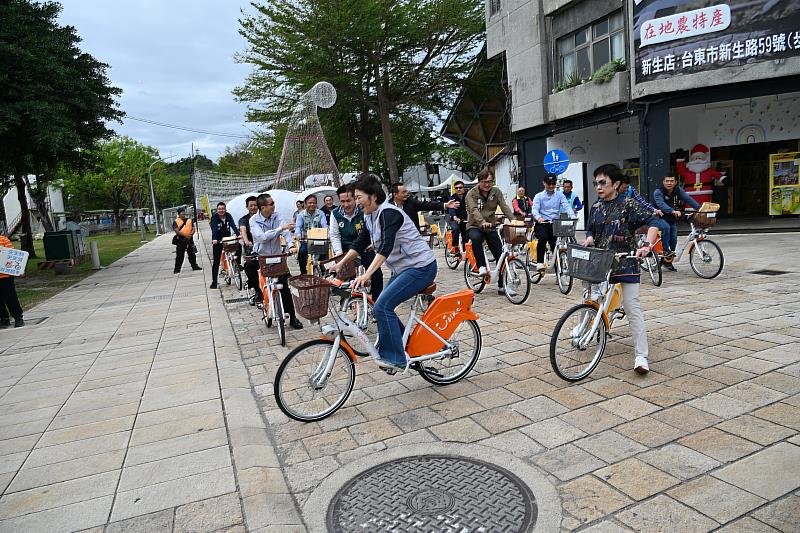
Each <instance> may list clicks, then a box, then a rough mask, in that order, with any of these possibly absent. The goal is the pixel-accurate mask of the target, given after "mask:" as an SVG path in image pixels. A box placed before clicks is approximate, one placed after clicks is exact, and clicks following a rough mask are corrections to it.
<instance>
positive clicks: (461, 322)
mask: <svg viewBox="0 0 800 533" xmlns="http://www.w3.org/2000/svg"><path fill="white" fill-rule="evenodd" d="M320 281H322V280H321V279H320ZM329 283H330V284H331V291H332V292H333V293H334V294H335V295H336V296H339V297H341V299H342V301H344V302H347V301H352V300H351V299H352V298H353V297H354V293H358V292H360V290H359V291H355V290H353V289H351V288H350V283H347V282H340V281H335V280H329ZM435 290H436V284H435V283H434V284H432V285H431V286H430V287H428V288H427V289H425V290H423V291H421V292H420V293H419V294H417V296H416V297H415V298H414V301H413V303H412V304H411V311H410V313H409V316H408V320H407V322H406V327H405V331H404V332H403V344H404V345H405V347H406V349H405V352H406V365H405V369H404V370H402V372H403V374H405V373H406V372H408V371H409V370H414V371H416V372H418V373H419V374H420V376H422V378H423V379H425V380H426V381H428V382H430V383H433V384H436V385H449V384H451V383H455V382H457V381H460V380H461V379H463V378H464V377H465V376H466V375H467V374H469V372H470V370H472V368H473V367H474V366H475V363H477V362H478V357H479V356H480V353H481V343H482V340H481V330H480V328H479V327H478V322H477V320H478V315H477V314H475V312H474V311H473V310H472V303H473V299H474V297H475V295H474V293H473V292H472V291H471V290H461V291H458V292H454V293H452V294H447V295H444V296H439V297H438V298H436V299H434V300H433V302H431V303H430V305H429V306H428V308H427V310H426V311H425V312H424V314H423V315H422V317H418V316H417V312H418V310H420V309H421V307H422V306H423V305H424V302H425V300H426V298H425V297H426V296H428V295H431V294H432V293H433V292H434V291H435ZM329 296H330V293H329ZM296 307H297V306H296ZM328 307H329V310H330V312H331V314H332V315H333V319H334V320H333V322H332V323H330V324H325V325H323V326H322V327H321V330H322V338H320V339H317V340H312V341H309V342H307V343H305V344H303V345H301V346H298V347H297V348H295V349H294V350H292V351H291V352H290V353H289V355H287V356H286V359H284V360H283V362H282V363H281V365H280V367H279V368H278V373H277V374H276V376H275V399H276V400H277V402H278V407H280V409H281V411H283V412H284V413H285V414H286V416H288V417H290V418H293V419H294V420H300V421H301V422H313V421H316V420H322V419H323V418H326V417H328V416H330V415H332V414H333V413H335V412H336V411H337V410H338V409H339V408H340V407H341V406H342V405H344V403H345V401H347V398H348V397H349V396H350V393H351V392H352V391H353V386H354V384H355V378H356V370H355V362H356V361H357V360H358V357H357V355H356V352H355V351H354V350H353V348H352V347H351V345H350V342H351V340H355V341H357V342H358V343H359V344H361V348H362V350H363V352H364V353H365V354H367V355H369V356H371V358H372V359H373V360H374V361H375V362H376V363H377V364H379V365H380V355H379V354H378V350H377V348H376V347H375V341H374V340H372V339H370V337H369V336H367V334H366V333H365V332H364V330H363V329H362V328H361V327H359V325H358V324H356V323H355V322H354V321H353V320H351V319H350V318H349V317H348V316H347V315H348V309H347V308H346V306H345V305H341V306H339V308H337V306H335V305H331V303H330V301H329V302H328ZM382 368H383V367H382ZM383 369H384V371H386V372H387V373H389V374H395V373H396V372H397V371H398V370H397V369H394V368H383Z"/></svg>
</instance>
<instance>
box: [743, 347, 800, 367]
mask: <svg viewBox="0 0 800 533" xmlns="http://www.w3.org/2000/svg"><path fill="white" fill-rule="evenodd" d="M752 356H753V357H757V358H759V359H766V360H767V361H773V362H775V363H780V364H782V365H788V364H791V363H797V362H798V361H800V342H792V343H788V344H783V345H780V346H775V347H774V348H769V349H767V350H762V351H759V352H754V353H753V354H752Z"/></svg>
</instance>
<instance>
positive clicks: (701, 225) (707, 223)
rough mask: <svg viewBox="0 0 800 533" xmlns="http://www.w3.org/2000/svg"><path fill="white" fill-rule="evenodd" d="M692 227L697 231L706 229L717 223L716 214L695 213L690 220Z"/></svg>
mask: <svg viewBox="0 0 800 533" xmlns="http://www.w3.org/2000/svg"><path fill="white" fill-rule="evenodd" d="M692 222H693V223H694V227H695V228H697V229H708V228H710V227H711V226H713V225H714V224H716V223H717V213H716V212H708V213H696V214H695V215H694V218H693V219H692Z"/></svg>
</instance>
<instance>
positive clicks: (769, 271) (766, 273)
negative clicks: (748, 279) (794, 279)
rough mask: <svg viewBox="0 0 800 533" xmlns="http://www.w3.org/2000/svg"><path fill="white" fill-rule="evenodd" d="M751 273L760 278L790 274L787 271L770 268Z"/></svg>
mask: <svg viewBox="0 0 800 533" xmlns="http://www.w3.org/2000/svg"><path fill="white" fill-rule="evenodd" d="M750 273H751V274H758V275H759V276H781V275H783V274H788V272H787V271H785V270H772V269H769V268H765V269H763V270H754V271H752V272H750Z"/></svg>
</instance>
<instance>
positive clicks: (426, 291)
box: [417, 282, 436, 294]
mask: <svg viewBox="0 0 800 533" xmlns="http://www.w3.org/2000/svg"><path fill="white" fill-rule="evenodd" d="M434 292H436V282H433V283H431V284H430V285H428V286H427V287H425V288H424V289H422V290H421V291H419V292H418V293H417V294H433V293H434Z"/></svg>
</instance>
